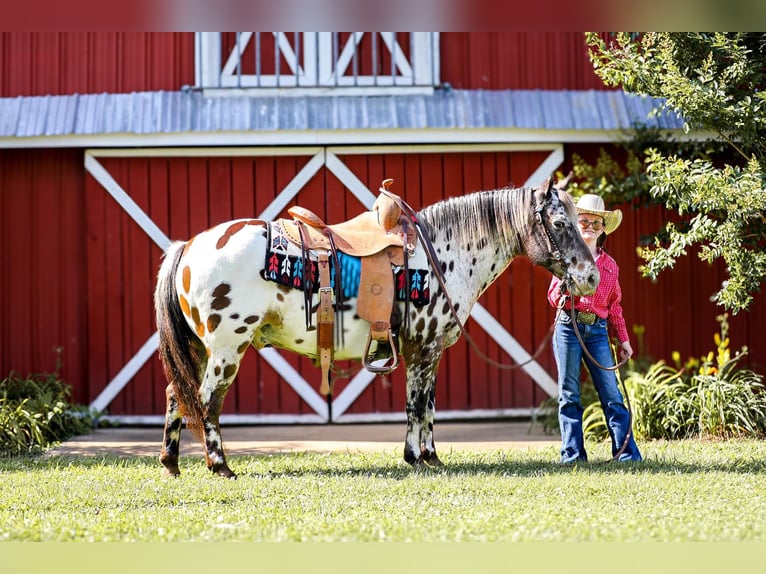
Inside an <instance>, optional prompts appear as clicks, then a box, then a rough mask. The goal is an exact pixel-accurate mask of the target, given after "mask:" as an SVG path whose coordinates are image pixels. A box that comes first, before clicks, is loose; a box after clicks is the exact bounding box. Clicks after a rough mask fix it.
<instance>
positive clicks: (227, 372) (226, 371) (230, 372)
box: [223, 365, 237, 379]
mask: <svg viewBox="0 0 766 574" xmlns="http://www.w3.org/2000/svg"><path fill="white" fill-rule="evenodd" d="M236 372H237V366H236V365H226V366H225V367H224V368H223V378H224V379H228V378H229V377H233V376H234V373H236Z"/></svg>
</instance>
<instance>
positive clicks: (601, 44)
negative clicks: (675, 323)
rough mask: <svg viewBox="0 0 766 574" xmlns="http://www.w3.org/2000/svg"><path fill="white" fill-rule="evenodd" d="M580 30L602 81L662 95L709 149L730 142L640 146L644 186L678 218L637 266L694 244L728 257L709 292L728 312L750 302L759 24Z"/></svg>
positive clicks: (765, 138)
mask: <svg viewBox="0 0 766 574" xmlns="http://www.w3.org/2000/svg"><path fill="white" fill-rule="evenodd" d="M586 40H587V43H588V46H589V49H590V58H591V62H592V63H593V66H594V69H595V71H596V74H597V75H598V76H599V77H600V78H601V79H602V80H603V81H604V83H605V84H607V85H609V86H614V87H621V88H623V89H624V90H625V91H627V92H632V93H636V94H646V95H649V96H653V97H657V98H664V99H665V102H666V103H665V107H666V108H667V109H668V110H670V111H673V112H676V113H678V114H679V115H680V116H681V117H683V118H684V120H685V131H686V132H695V133H700V134H704V133H708V134H711V136H710V140H709V143H710V144H711V146H709V149H714V147H715V145H716V144H718V143H723V144H724V147H725V148H727V149H728V151H729V153H728V154H727V155H726V156H725V157H724V158H723V160H722V156H720V155H716V154H711V153H706V154H700V153H683V151H678V150H674V151H672V152H669V150H668V147H667V146H665V147H664V149H663V148H662V147H653V148H650V149H649V150H648V151H647V153H646V160H645V167H646V171H645V181H646V182H647V184H648V186H649V193H650V194H651V196H652V197H653V198H654V199H656V200H659V201H661V202H662V203H664V204H665V205H666V206H667V208H668V209H675V210H677V212H678V213H679V215H681V216H683V222H684V223H683V225H679V224H675V223H672V222H670V223H668V224H667V225H666V228H665V233H662V234H658V236H657V237H656V238H655V240H654V243H653V245H651V246H648V247H643V248H640V250H639V254H640V256H641V257H642V259H643V260H644V262H645V264H644V265H642V266H641V271H642V274H643V275H644V276H645V277H651V278H653V279H654V278H656V277H657V276H658V275H659V273H660V272H661V271H663V270H664V269H667V268H672V267H673V265H674V264H675V262H676V259H677V258H679V257H681V256H685V255H687V254H688V251H689V249H690V248H692V247H693V246H696V247H698V254H699V257H700V258H701V259H702V260H704V261H707V262H709V263H712V262H713V261H715V260H716V259H719V258H722V259H723V260H724V262H725V265H726V271H727V275H728V278H727V279H726V281H724V283H723V284H722V285H721V289H720V290H719V291H718V292H717V293H716V294H715V295H714V296H713V297H712V299H713V300H714V301H716V302H717V303H718V304H719V305H722V306H723V307H724V308H726V309H728V310H731V311H732V312H733V313H737V312H739V311H741V310H743V309H746V308H748V307H749V305H750V304H751V303H752V299H753V293H756V292H759V291H760V286H761V283H762V282H763V280H764V275H766V218H765V217H764V213H766V192H764V181H765V179H764V175H765V174H766V91H764V90H766V34H763V33H757V34H755V33H710V34H707V33H659V32H653V33H643V34H628V33H619V34H615V35H610V36H609V38H605V37H603V36H600V35H598V34H595V33H587V34H586ZM689 149H691V148H689ZM696 150H697V152H698V151H699V144H697V147H696Z"/></svg>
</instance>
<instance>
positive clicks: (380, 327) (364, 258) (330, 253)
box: [279, 179, 416, 395]
mask: <svg viewBox="0 0 766 574" xmlns="http://www.w3.org/2000/svg"><path fill="white" fill-rule="evenodd" d="M393 183H394V180H393V179H386V180H384V181H383V183H382V185H381V187H380V194H379V195H378V198H377V199H376V200H375V203H374V204H373V206H372V209H371V210H370V211H366V212H364V213H361V214H360V215H357V216H356V217H354V218H352V219H349V220H348V221H344V222H342V223H338V224H334V225H327V224H326V223H325V222H324V221H322V220H321V219H320V218H319V217H318V216H317V215H316V214H315V213H313V212H311V211H309V210H308V209H306V208H303V207H298V206H295V207H291V208H290V209H288V210H287V211H288V213H289V214H290V215H291V216H292V217H293V219H292V221H290V220H288V219H281V220H279V224H280V226H281V228H282V231H283V232H284V234H285V235H286V236H287V238H288V239H289V240H290V241H292V242H293V243H294V244H296V245H298V246H299V247H301V250H302V252H303V253H304V256H305V255H306V254H307V253H313V254H314V255H315V256H316V258H317V265H318V270H319V306H318V308H317V359H318V360H319V364H320V366H321V369H322V383H321V385H320V388H319V390H320V392H321V393H322V394H323V395H328V394H330V393H331V392H332V386H331V381H330V377H329V371H330V368H331V367H332V364H333V356H334V341H333V330H334V325H335V309H336V306H337V304H338V301H337V298H338V295H337V293H340V292H341V291H340V287H339V286H340V276H339V266H338V264H337V262H338V259H337V253H336V252H337V251H341V252H343V253H345V254H347V255H352V256H354V257H359V258H360V260H361V274H360V278H359V295H358V300H357V315H358V316H359V317H360V318H362V319H364V320H365V321H367V322H368V323H369V324H370V331H369V334H368V335H367V344H366V346H365V350H364V354H363V356H362V364H363V365H364V367H365V368H366V369H367V370H369V371H371V372H374V373H379V374H385V373H390V372H391V371H393V370H394V369H396V367H397V366H398V365H399V358H398V350H397V343H396V338H395V335H394V332H393V331H394V330H393V328H392V313H393V311H394V299H395V287H394V274H393V270H392V268H391V266H392V265H400V266H404V269H405V274H407V258H408V257H410V256H412V255H413V254H414V251H415V247H414V245H415V236H416V233H415V229H414V227H413V226H411V225H410V224H409V222H408V219H407V217H405V216H404V215H403V214H402V209H401V207H400V206H401V199H400V198H399V197H398V196H397V195H395V194H393V193H391V192H390V191H388V188H389V187H391V185H392V184H393ZM405 251H406V252H405ZM331 259H332V260H333V261H334V267H335V272H336V281H335V287H336V295H335V297H333V295H334V293H333V289H332V287H331V286H330V260H331ZM310 297H311V293H307V303H306V305H307V309H306V322H307V326H309V325H310V324H311V309H310V306H311V299H310ZM334 298H335V299H336V300H335V301H333V299H334ZM372 341H376V344H377V348H378V349H380V348H381V347H386V346H389V347H390V349H391V354H390V356H389V357H388V358H387V361H386V363H385V364H383V365H375V364H373V362H375V361H378V360H379V359H380V357H378V356H376V355H374V354H371V350H370V346H371V343H372Z"/></svg>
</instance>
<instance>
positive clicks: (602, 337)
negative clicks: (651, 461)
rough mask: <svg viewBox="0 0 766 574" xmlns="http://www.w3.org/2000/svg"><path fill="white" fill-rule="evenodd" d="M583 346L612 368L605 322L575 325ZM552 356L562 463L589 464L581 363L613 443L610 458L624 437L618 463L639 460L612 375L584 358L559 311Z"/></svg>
mask: <svg viewBox="0 0 766 574" xmlns="http://www.w3.org/2000/svg"><path fill="white" fill-rule="evenodd" d="M577 327H578V328H579V330H580V335H581V336H582V338H583V341H584V342H585V346H586V347H587V348H588V351H589V352H590V354H591V355H593V358H594V359H596V361H598V362H599V363H601V364H602V365H607V366H613V365H614V358H613V357H612V351H611V349H610V348H609V337H608V335H607V325H606V319H601V318H597V319H596V323H595V324H593V325H581V324H579V323H578V324H577ZM553 353H554V355H555V357H556V364H557V366H558V377H559V428H560V429H561V462H564V463H569V462H575V461H578V460H588V454H587V453H586V452H585V445H584V442H583V429H582V413H583V407H582V403H581V402H580V363H581V362H582V360H583V359H584V360H585V365H586V367H587V368H588V371H589V372H590V376H591V379H592V380H593V386H594V387H595V388H596V392H597V393H598V398H599V400H600V401H601V406H602V408H603V409H604V415H605V416H606V423H607V424H606V426H607V429H609V436H610V437H611V439H612V456H614V455H615V454H617V452H618V451H619V450H620V448H621V447H622V445H623V443H624V442H625V437H626V436H627V435H628V433H630V439H629V440H628V444H627V446H626V447H625V450H624V451H623V453H622V454H621V455H620V457H619V459H618V460H619V461H629V460H636V461H640V460H641V453H640V452H638V447H637V446H636V442H635V440H633V433H632V432H630V413H628V409H627V408H625V405H624V404H623V401H622V394H620V389H619V388H618V387H617V376H616V375H615V373H614V371H605V370H603V369H599V368H598V367H597V366H596V365H594V364H593V362H592V361H591V360H590V359H588V357H586V356H585V354H584V353H583V351H582V349H581V348H580V343H579V342H578V340H577V335H576V334H575V332H574V329H573V327H572V324H571V318H570V317H569V314H568V312H566V311H562V312H561V315H560V317H559V321H558V323H557V324H556V331H555V333H554V336H553Z"/></svg>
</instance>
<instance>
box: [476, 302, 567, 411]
mask: <svg viewBox="0 0 766 574" xmlns="http://www.w3.org/2000/svg"><path fill="white" fill-rule="evenodd" d="M471 317H472V318H473V319H474V321H476V322H477V323H478V324H479V325H480V326H481V328H482V329H484V330H485V331H486V332H487V334H488V335H489V336H490V337H492V338H493V339H494V340H495V342H496V343H497V344H498V345H500V347H501V348H502V349H503V350H504V351H505V352H506V353H508V355H510V356H511V358H512V359H513V360H514V361H516V362H517V363H524V362H525V361H529V359H531V358H532V355H530V354H529V353H528V352H527V350H526V349H525V348H524V347H522V346H521V345H520V344H519V343H518V341H516V339H514V338H513V337H512V336H511V334H510V333H509V332H508V331H506V330H505V327H503V325H502V324H501V323H500V322H499V321H498V320H497V319H495V318H494V317H493V316H492V315H491V314H490V313H489V311H487V310H486V309H485V308H484V307H483V306H482V305H480V304H479V303H476V305H474V306H473V309H471ZM521 369H523V370H524V371H526V373H527V374H528V375H529V376H530V377H532V380H533V381H534V382H535V383H537V384H538V385H540V387H542V389H543V390H544V391H545V392H546V393H548V394H549V395H550V396H552V397H555V396H556V395H557V394H558V392H559V391H558V386H557V384H556V381H554V380H553V379H552V378H551V376H550V375H549V374H548V373H547V371H546V370H545V369H543V368H542V367H541V366H540V364H539V363H538V362H537V361H530V362H528V363H526V364H525V365H522V366H521Z"/></svg>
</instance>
